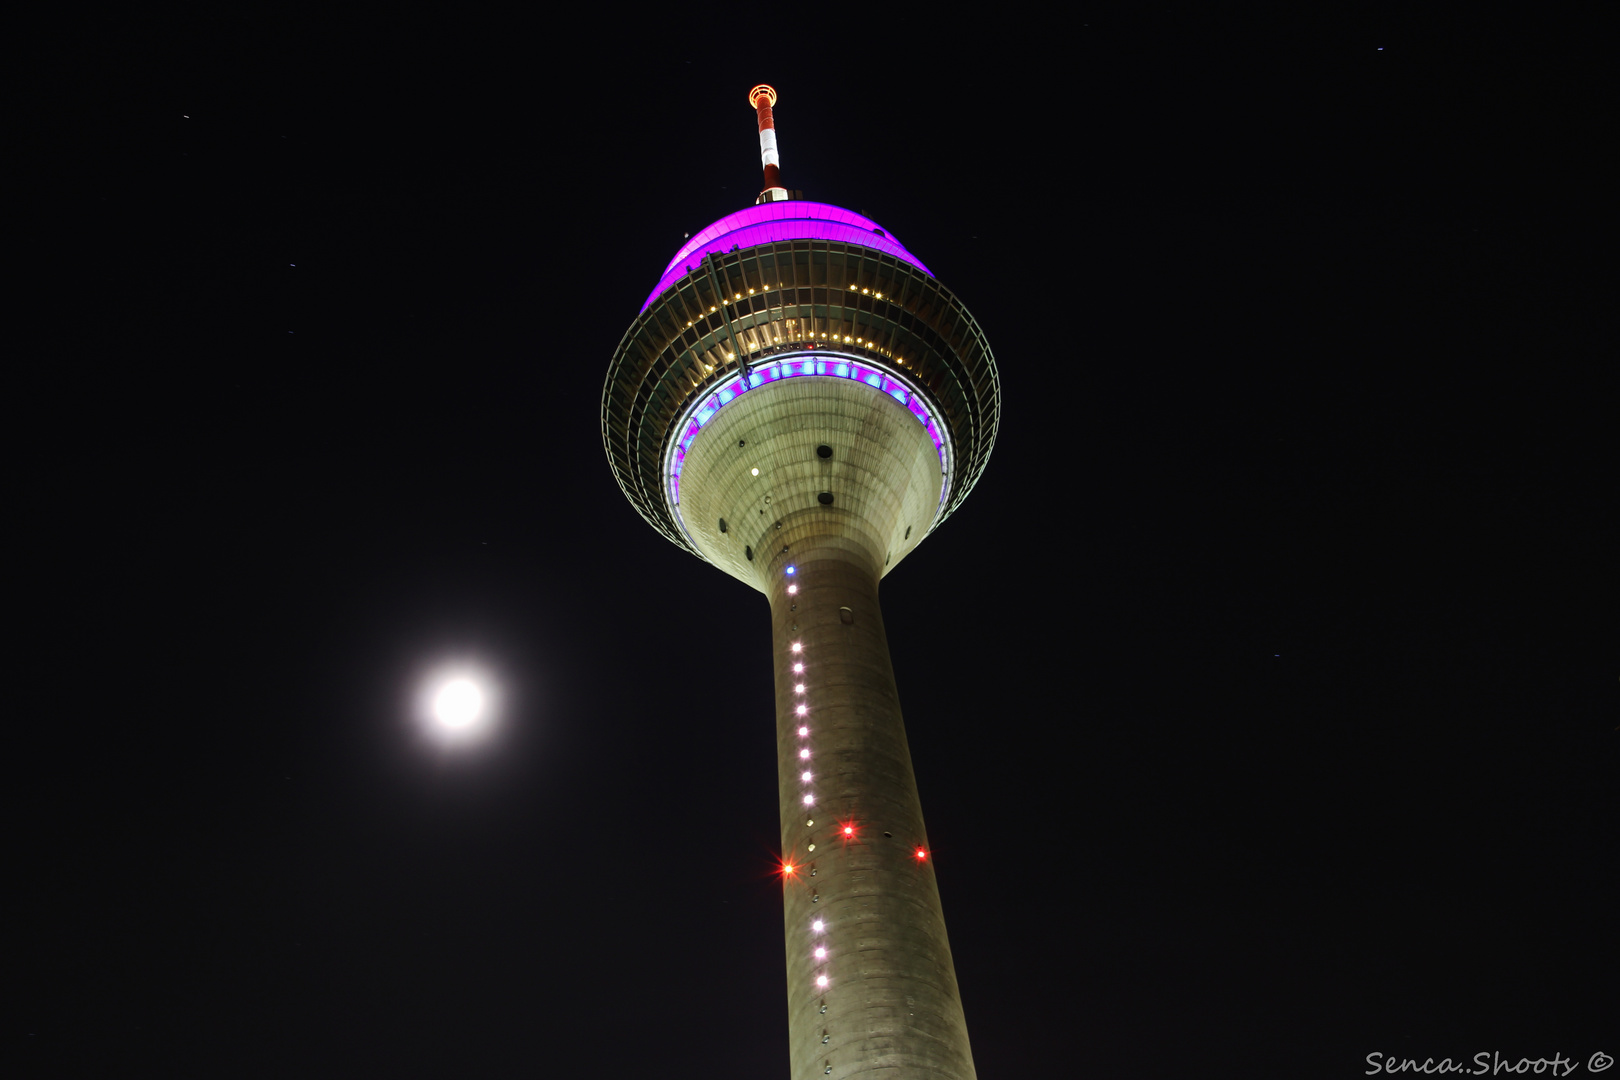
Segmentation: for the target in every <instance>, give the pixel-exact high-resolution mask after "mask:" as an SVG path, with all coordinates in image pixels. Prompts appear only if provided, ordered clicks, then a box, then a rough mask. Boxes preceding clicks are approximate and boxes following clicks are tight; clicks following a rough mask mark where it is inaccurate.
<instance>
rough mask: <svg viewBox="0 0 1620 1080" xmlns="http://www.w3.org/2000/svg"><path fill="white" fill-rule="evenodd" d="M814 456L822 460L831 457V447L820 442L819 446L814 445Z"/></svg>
mask: <svg viewBox="0 0 1620 1080" xmlns="http://www.w3.org/2000/svg"><path fill="white" fill-rule="evenodd" d="M816 457H818V458H821V459H823V460H825V459H827V458H830V457H832V447H830V446H828V445H827V444H826V443H822V444H821V445H820V446H818V447H816Z"/></svg>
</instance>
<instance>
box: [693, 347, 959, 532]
mask: <svg viewBox="0 0 1620 1080" xmlns="http://www.w3.org/2000/svg"><path fill="white" fill-rule="evenodd" d="M806 375H808V376H811V377H816V376H822V377H830V378H834V379H851V380H853V381H855V382H861V383H865V384H866V385H867V386H870V387H871V388H872V389H873V390H875V391H878V392H879V393H883V394H887V395H888V396H889V397H891V398H893V399H894V400H895V401H896V402H898V403H899V404H900V405H901V406H902V407H904V408H905V410H906V411H907V412H909V413H910V414H911V415H912V416H914V417H915V418H916V419H917V422H918V423H919V424H921V425H922V426H923V429H924V430H925V431H927V432H928V438H929V439H930V440H932V442H933V444H934V449H935V450H936V451H937V452H938V453H939V464H940V469H941V471H942V472H943V473H944V475H945V480H944V482H943V483H941V485H940V489H939V502H940V505H941V506H943V505H944V504H945V497H946V496H947V495H948V494H949V493H950V487H951V483H950V480H951V477H950V464H951V455H950V435H949V434H948V432H947V430H946V429H944V428H942V427H941V426H940V423H939V420H938V418H937V417H936V416H935V415H934V414H933V412H932V410H930V409H929V408H928V406H927V405H926V403H925V402H924V400H923V397H922V395H921V394H919V393H918V392H917V390H916V388H915V387H914V386H912V385H911V383H910V381H909V380H907V379H905V378H903V377H902V376H900V375H898V374H897V373H895V372H893V371H890V370H888V369H887V368H882V367H879V366H877V365H876V364H874V363H872V362H871V361H870V360H868V359H865V358H858V357H853V356H847V355H844V354H841V353H820V354H819V355H816V356H804V355H799V356H790V357H786V358H784V359H780V360H777V361H776V362H775V363H771V364H768V365H762V366H760V367H757V368H755V369H754V371H753V373H752V374H750V375H749V376H748V377H747V378H746V379H744V378H743V377H742V376H741V375H736V374H732V375H728V376H726V377H725V378H724V379H721V380H720V381H719V385H718V386H716V385H713V384H711V385H710V387H709V389H708V392H707V393H706V394H704V395H703V396H701V397H699V398H698V403H697V404H696V405H694V406H692V408H691V409H689V410H688V411H687V414H686V417H685V419H684V420H683V421H682V422H681V423H680V424H679V425H677V426H676V428H675V431H676V436H675V439H674V441H673V444H672V445H671V447H670V449H669V451H668V452H667V453H666V455H665V461H666V463H667V465H668V471H667V473H666V475H667V476H668V477H669V505H670V509H671V510H672V511H673V512H674V514H675V520H676V521H679V522H680V523H681V529H682V531H685V529H686V522H685V520H684V519H683V518H682V517H681V507H680V503H681V470H682V469H683V468H685V467H686V453H687V451H688V450H690V449H691V448H692V443H693V441H695V440H696V439H697V437H698V434H699V433H700V432H701V431H702V430H703V428H704V427H705V426H706V425H707V424H708V423H709V421H710V420H713V419H714V418H715V415H716V414H717V413H719V411H720V410H721V409H723V408H725V407H726V406H727V405H729V404H730V403H731V402H733V401H736V400H737V399H738V398H739V397H741V396H742V395H744V394H746V393H747V392H748V391H750V390H753V389H756V388H758V387H761V386H765V385H767V384H769V383H773V382H781V381H783V380H786V379H795V378H800V377H803V376H806Z"/></svg>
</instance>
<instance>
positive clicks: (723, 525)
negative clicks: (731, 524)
mask: <svg viewBox="0 0 1620 1080" xmlns="http://www.w3.org/2000/svg"><path fill="white" fill-rule="evenodd" d="M720 531H721V532H725V531H726V519H725V518H721V519H720Z"/></svg>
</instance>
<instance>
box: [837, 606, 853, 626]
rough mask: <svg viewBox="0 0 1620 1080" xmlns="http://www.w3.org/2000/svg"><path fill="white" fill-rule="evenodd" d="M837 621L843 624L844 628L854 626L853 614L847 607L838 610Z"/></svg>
mask: <svg viewBox="0 0 1620 1080" xmlns="http://www.w3.org/2000/svg"><path fill="white" fill-rule="evenodd" d="M838 621H839V622H841V623H843V624H844V625H845V626H854V625H855V613H854V612H853V611H851V610H849V608H847V607H841V608H839V609H838Z"/></svg>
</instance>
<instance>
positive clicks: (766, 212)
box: [641, 199, 934, 311]
mask: <svg viewBox="0 0 1620 1080" xmlns="http://www.w3.org/2000/svg"><path fill="white" fill-rule="evenodd" d="M778 240H833V241H837V242H838V243H841V244H859V245H860V246H862V247H868V248H871V249H872V250H873V251H881V252H883V253H884V254H885V255H893V256H894V257H895V258H896V259H899V260H900V261H901V262H906V263H910V264H911V265H912V266H915V267H916V268H917V269H919V270H921V271H922V272H923V273H925V274H927V275H928V276H929V277H933V276H934V275H933V272H932V271H930V270H929V269H928V267H926V266H924V265H923V264H922V263H921V262H919V261H918V259H917V256H915V255H913V254H912V253H911V252H909V251H907V250H906V249H905V248H904V247H903V246H902V245H901V244H900V242H899V241H898V240H896V239H895V238H894V237H893V236H890V235H888V234H887V232H886V231H883V230H882V228H881V226H879V225H878V223H877V222H875V221H873V220H872V219H871V218H869V217H865V216H863V215H861V214H857V213H855V212H854V211H853V210H845V209H844V208H843V207H840V206H832V205H830V204H828V203H818V202H805V201H803V200H798V199H795V200H789V201H787V202H769V203H761V204H760V205H759V206H750V207H749V208H748V209H746V210H739V211H737V212H736V213H735V214H727V215H726V216H725V217H723V218H721V219H720V220H719V221H717V222H715V223H714V224H713V225H710V226H709V227H708V228H707V229H704V230H703V231H702V232H700V233H698V234H697V235H696V236H694V237H692V238H691V239H690V240H688V241H687V242H686V243H685V244H683V245H681V250H679V251H677V252H676V253H675V257H674V258H673V259H671V260H670V261H669V265H668V266H666V267H664V276H663V277H661V278H659V279H658V287H657V288H655V289H653V291H652V293H651V294H649V295H648V297H647V302H646V303H645V304H642V305H641V310H642V311H646V310H647V309H648V308H649V307H651V306H652V302H653V301H654V300H656V299H658V298H659V297H660V296H662V295H663V294H664V291H665V290H666V289H668V288H669V287H670V286H671V285H673V284H675V282H677V281H679V280H680V279H681V278H683V277H685V276H686V275H687V274H689V273H691V272H692V271H694V270H696V269H697V268H698V263H699V262H700V261H701V260H702V259H703V256H705V255H707V254H709V253H710V252H725V251H730V250H731V249H732V248H737V247H743V248H750V247H756V246H758V245H760V244H771V243H775V242H776V241H778Z"/></svg>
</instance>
